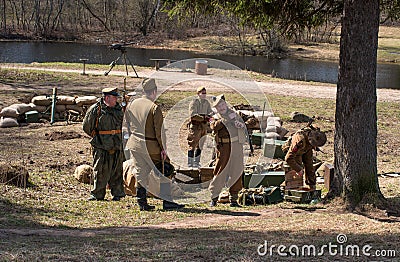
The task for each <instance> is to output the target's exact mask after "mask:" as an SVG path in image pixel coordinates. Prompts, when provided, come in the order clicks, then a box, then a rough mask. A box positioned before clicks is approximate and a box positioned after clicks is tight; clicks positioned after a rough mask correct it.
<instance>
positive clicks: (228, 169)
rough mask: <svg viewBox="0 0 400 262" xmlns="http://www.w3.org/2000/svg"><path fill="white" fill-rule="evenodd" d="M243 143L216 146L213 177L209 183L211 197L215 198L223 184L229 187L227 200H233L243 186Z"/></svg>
mask: <svg viewBox="0 0 400 262" xmlns="http://www.w3.org/2000/svg"><path fill="white" fill-rule="evenodd" d="M243 170H244V165H243V145H242V144H240V143H238V142H233V143H223V144H218V146H217V158H216V161H215V168H214V178H213V180H212V181H211V183H210V186H209V190H210V191H211V198H212V199H214V198H217V197H218V196H219V193H221V190H222V188H223V187H224V186H226V187H228V188H229V200H230V201H231V202H234V201H236V200H237V198H238V193H239V191H240V190H241V189H242V187H243V183H242V174H243Z"/></svg>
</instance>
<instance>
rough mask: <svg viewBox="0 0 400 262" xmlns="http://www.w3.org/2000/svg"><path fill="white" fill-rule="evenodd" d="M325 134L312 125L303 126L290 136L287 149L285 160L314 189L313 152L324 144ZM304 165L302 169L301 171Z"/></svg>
mask: <svg viewBox="0 0 400 262" xmlns="http://www.w3.org/2000/svg"><path fill="white" fill-rule="evenodd" d="M325 143H326V135H325V133H324V132H322V131H320V130H319V128H315V127H313V126H311V125H310V126H309V127H305V128H303V129H300V130H299V131H297V132H296V133H295V134H294V135H293V136H292V138H291V141H290V145H289V150H288V152H287V153H286V157H285V160H286V162H287V164H288V165H289V166H290V167H291V168H292V169H293V170H295V171H296V173H297V174H299V175H303V174H305V177H306V184H307V185H308V186H309V187H310V189H312V190H315V185H316V176H315V170H314V167H313V152H312V150H313V149H314V150H318V148H319V147H321V146H323V145H325ZM303 167H304V171H303Z"/></svg>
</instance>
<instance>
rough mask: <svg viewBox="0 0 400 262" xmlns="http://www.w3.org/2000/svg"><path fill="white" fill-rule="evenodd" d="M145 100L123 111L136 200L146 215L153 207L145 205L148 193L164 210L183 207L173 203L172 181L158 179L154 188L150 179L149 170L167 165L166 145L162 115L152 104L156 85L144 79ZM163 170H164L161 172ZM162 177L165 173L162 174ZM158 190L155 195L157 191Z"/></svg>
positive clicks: (151, 80)
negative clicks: (127, 126)
mask: <svg viewBox="0 0 400 262" xmlns="http://www.w3.org/2000/svg"><path fill="white" fill-rule="evenodd" d="M142 88H143V91H144V96H143V97H140V98H137V99H135V100H134V101H132V102H131V103H129V105H128V107H127V110H126V111H125V114H126V120H127V122H128V123H129V126H130V132H131V134H130V136H129V139H128V141H127V144H126V149H128V150H129V151H130V155H131V156H132V164H133V166H134V170H135V176H136V197H137V201H138V204H139V208H140V210H144V211H149V210H153V209H154V208H155V207H154V206H152V205H149V204H148V202H147V190H149V189H151V190H153V189H154V188H156V189H154V190H155V191H151V190H149V191H150V193H152V194H153V195H157V196H159V197H160V198H163V197H164V199H165V200H164V201H163V209H164V210H170V209H178V208H182V207H183V206H184V205H180V204H177V203H175V202H172V196H171V181H170V180H169V179H167V178H165V177H161V178H160V177H157V178H158V179H159V184H157V185H154V184H155V183H157V182H154V181H152V180H151V179H150V174H151V173H152V170H154V172H156V171H155V169H156V167H158V166H161V168H162V166H163V164H164V165H165V163H166V162H167V163H169V158H168V156H167V151H166V148H164V144H163V141H165V133H164V131H163V130H162V126H163V121H164V118H163V115H162V112H161V108H160V107H159V106H158V105H157V104H155V103H154V101H155V99H156V98H157V85H156V82H155V79H153V78H147V79H144V80H143V82H142ZM162 169H163V168H162ZM163 175H165V173H164V174H163ZM156 190H158V191H156Z"/></svg>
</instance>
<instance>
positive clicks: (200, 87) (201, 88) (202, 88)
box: [196, 86, 206, 93]
mask: <svg viewBox="0 0 400 262" xmlns="http://www.w3.org/2000/svg"><path fill="white" fill-rule="evenodd" d="M203 90H206V88H205V87H204V86H199V87H198V88H197V89H196V92H197V93H200V92H201V91H203Z"/></svg>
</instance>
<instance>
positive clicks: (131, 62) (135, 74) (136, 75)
mask: <svg viewBox="0 0 400 262" xmlns="http://www.w3.org/2000/svg"><path fill="white" fill-rule="evenodd" d="M125 59H127V60H128V62H129V64H130V65H131V67H132V69H133V71H134V72H135V75H136V77H139V75H138V74H137V72H136V70H135V68H134V67H133V64H132V62H131V60H130V59H129V57H127V56H126V55H125ZM125 69H126V72H127V75H128V68H127V65H126V62H125Z"/></svg>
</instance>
